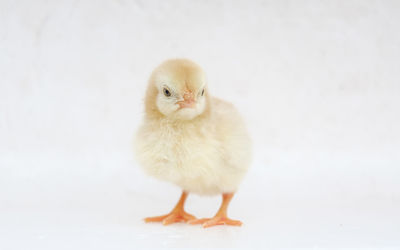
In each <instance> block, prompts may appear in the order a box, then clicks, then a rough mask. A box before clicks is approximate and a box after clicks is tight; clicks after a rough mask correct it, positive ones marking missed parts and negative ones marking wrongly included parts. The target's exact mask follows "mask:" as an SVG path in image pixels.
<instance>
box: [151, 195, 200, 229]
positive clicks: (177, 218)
mask: <svg viewBox="0 0 400 250" xmlns="http://www.w3.org/2000/svg"><path fill="white" fill-rule="evenodd" d="M187 196H188V193H186V192H185V191H183V192H182V195H181V198H180V199H179V201H178V203H177V204H176V206H175V208H174V209H173V210H172V211H171V212H170V213H169V214H166V215H161V216H156V217H147V218H145V219H144V221H145V222H162V224H163V225H169V224H172V223H175V222H181V221H185V222H187V221H189V220H195V219H196V217H194V216H193V215H191V214H188V213H186V212H185V210H184V209H183V207H184V205H185V201H186V198H187Z"/></svg>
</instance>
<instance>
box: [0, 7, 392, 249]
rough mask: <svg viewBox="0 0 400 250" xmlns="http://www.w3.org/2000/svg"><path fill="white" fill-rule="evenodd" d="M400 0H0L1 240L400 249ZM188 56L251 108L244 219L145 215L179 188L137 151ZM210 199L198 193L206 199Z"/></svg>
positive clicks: (241, 197)
mask: <svg viewBox="0 0 400 250" xmlns="http://www.w3.org/2000/svg"><path fill="white" fill-rule="evenodd" d="M399 12H400V5H399V2H397V1H379V2H378V1H345V2H344V1H329V2H328V1H325V2H324V1H265V2H261V1H252V2H247V1H235V2H228V1H213V2H208V1H196V2H194V1H193V2H190V3H189V2H188V1H168V2H166V1H96V2H95V1H1V2H0V55H1V57H0V77H1V80H0V248H1V249H132V248H146V247H186V248H187V247H243V248H249V247H250V246H251V247H259V248H266V247H270V248H292V247H293V248H306V249H310V248H378V249H382V248H393V249H399V248H400V212H399V211H400V169H399V166H400V156H399V151H400V132H399V127H400V111H399V107H400V101H399V95H400V83H399V79H400V71H399V70H398V69H399V66H400V59H399V58H400V33H399V32H398V27H399V25H400V15H399ZM170 57H188V58H191V59H193V60H195V61H196V62H198V63H199V64H200V65H202V66H203V67H204V68H205V70H206V72H207V73H208V77H209V82H210V89H211V91H212V93H214V94H215V95H216V96H219V97H222V98H224V99H228V100H230V101H232V102H234V103H235V104H236V106H237V107H238V108H239V109H240V110H241V112H242V113H243V114H244V115H245V117H246V120H247V121H248V124H249V129H250V131H251V133H252V135H253V139H254V144H255V145H254V147H255V155H254V164H253V166H252V169H251V171H250V172H249V175H248V177H247V178H246V180H245V182H244V183H243V186H242V188H241V189H240V191H239V192H238V194H237V196H236V197H235V198H234V200H233V201H232V205H231V207H230V214H231V216H232V218H234V219H241V220H242V221H243V222H244V226H243V227H241V228H229V227H216V228H211V229H207V230H203V229H202V228H200V227H198V226H189V225H183V224H179V225H173V226H169V227H163V226H161V225H158V224H150V225H146V224H144V223H143V222H142V221H141V219H142V218H143V217H145V216H150V215H158V214H161V213H165V212H168V210H170V209H171V208H172V206H173V205H174V203H175V202H176V200H177V198H178V197H179V192H180V191H179V189H177V188H175V187H173V186H170V185H169V184H167V183H160V182H157V181H155V180H152V179H151V178H149V177H146V176H144V174H143V173H142V171H141V170H140V169H139V168H138V166H137V165H136V163H135V161H134V160H133V156H132V154H131V148H130V147H131V145H130V144H131V138H132V135H133V133H134V131H135V129H136V127H137V126H138V124H139V122H140V119H141V115H142V109H143V106H142V98H143V94H144V89H145V84H146V80H147V77H148V75H149V73H150V71H151V70H152V68H153V67H155V66H156V65H157V64H158V63H159V62H161V61H162V60H164V59H166V58H170ZM219 202H220V200H219V198H217V197H213V198H208V197H198V196H190V198H189V200H188V205H187V208H188V211H189V212H192V213H194V214H195V215H197V216H199V217H204V216H211V215H213V214H214V213H215V212H216V210H217V208H218V206H219Z"/></svg>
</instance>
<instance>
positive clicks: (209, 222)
mask: <svg viewBox="0 0 400 250" xmlns="http://www.w3.org/2000/svg"><path fill="white" fill-rule="evenodd" d="M232 197H233V193H228V194H223V195H222V204H221V207H220V208H219V210H218V212H217V214H216V215H215V216H214V217H213V218H204V219H194V220H190V221H189V224H202V225H203V227H204V228H206V227H212V226H216V225H230V226H241V225H242V222H241V221H238V220H231V219H229V218H228V215H227V210H228V205H229V203H230V201H231V200H232Z"/></svg>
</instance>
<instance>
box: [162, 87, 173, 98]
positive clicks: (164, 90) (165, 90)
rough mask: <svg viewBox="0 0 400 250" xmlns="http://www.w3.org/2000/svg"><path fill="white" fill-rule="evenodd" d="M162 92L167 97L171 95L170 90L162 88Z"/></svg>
mask: <svg viewBox="0 0 400 250" xmlns="http://www.w3.org/2000/svg"><path fill="white" fill-rule="evenodd" d="M163 92H164V95H165V96H167V97H170V96H171V92H170V91H169V90H168V89H166V88H164V89H163Z"/></svg>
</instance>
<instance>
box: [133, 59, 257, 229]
mask: <svg viewBox="0 0 400 250" xmlns="http://www.w3.org/2000/svg"><path fill="white" fill-rule="evenodd" d="M136 155H137V158H138V160H139V162H140V164H141V166H142V167H143V168H144V170H145V172H147V173H148V174H149V175H152V176H154V177H156V178H158V179H161V180H165V181H168V182H172V183H174V184H176V185H178V186H179V187H180V188H182V190H183V191H182V195H181V197H180V199H179V201H178V203H177V204H176V206H175V208H174V209H173V210H172V211H171V212H170V213H168V214H166V215H162V216H157V217H148V218H146V219H145V221H146V222H162V223H163V224H164V225H168V224H171V223H175V222H181V221H184V222H188V223H189V224H202V225H203V227H210V226H214V225H223V224H227V225H234V226H240V225H241V224H242V223H241V222H240V221H238V220H231V219H229V218H228V216H227V209H228V205H229V202H230V201H231V199H232V197H233V195H234V193H235V192H236V191H237V189H238V186H239V184H240V182H241V181H242V179H243V177H244V175H245V173H246V172H247V169H248V167H249V165H250V155H251V143H250V138H249V136H248V133H247V131H246V128H245V125H244V122H243V120H242V118H241V116H240V114H239V113H238V112H237V110H236V109H235V107H234V106H233V105H231V104H230V103H228V102H225V101H222V100H220V99H217V98H214V97H211V96H210V94H209V92H208V89H207V82H206V78H205V74H204V72H203V70H202V69H201V68H200V67H199V66H198V65H197V64H195V63H194V62H192V61H189V60H186V59H173V60H168V61H166V62H164V63H162V64H161V65H160V66H158V67H157V68H156V69H155V70H154V71H153V73H152V75H151V77H150V80H149V83H148V88H147V92H146V98H145V117H144V122H143V124H142V126H141V127H140V128H139V131H138V133H137V136H136ZM188 193H196V194H200V195H216V194H222V199H223V200H222V205H221V207H220V209H219V211H218V212H217V213H216V215H215V216H214V217H213V218H207V219H196V218H195V217H194V216H193V215H191V214H189V213H186V212H185V210H184V203H185V200H186V198H187V196H188Z"/></svg>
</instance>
